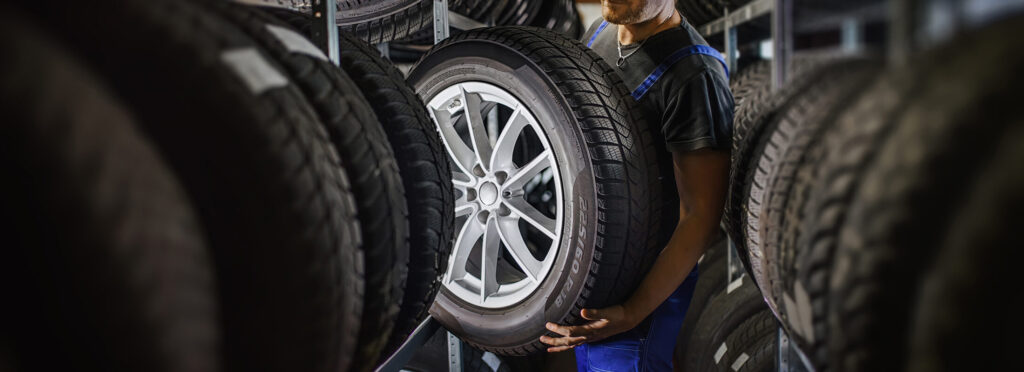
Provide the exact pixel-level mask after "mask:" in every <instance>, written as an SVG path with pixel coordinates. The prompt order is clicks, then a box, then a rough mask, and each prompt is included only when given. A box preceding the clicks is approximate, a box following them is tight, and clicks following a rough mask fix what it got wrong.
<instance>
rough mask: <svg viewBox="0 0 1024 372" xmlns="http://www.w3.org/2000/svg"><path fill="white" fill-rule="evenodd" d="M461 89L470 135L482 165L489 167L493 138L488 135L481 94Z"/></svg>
mask: <svg viewBox="0 0 1024 372" xmlns="http://www.w3.org/2000/svg"><path fill="white" fill-rule="evenodd" d="M461 91H462V102H465V107H464V108H463V112H464V113H465V115H466V125H468V126H469V136H470V138H471V139H472V141H473V150H474V151H475V152H476V156H477V159H478V160H479V161H480V166H483V167H487V166H489V165H490V164H491V153H492V152H494V150H492V149H491V139H490V138H488V137H487V129H486V127H485V126H484V118H483V116H482V115H481V114H482V111H481V106H482V105H481V103H482V102H481V99H480V95H479V94H470V93H466V90H465V89H461ZM484 170H485V171H486V170H489V169H484Z"/></svg>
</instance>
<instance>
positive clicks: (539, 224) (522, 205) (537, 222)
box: [505, 198, 558, 239]
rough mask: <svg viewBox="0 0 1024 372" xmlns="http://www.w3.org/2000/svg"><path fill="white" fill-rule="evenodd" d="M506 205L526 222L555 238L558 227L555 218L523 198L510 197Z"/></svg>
mask: <svg viewBox="0 0 1024 372" xmlns="http://www.w3.org/2000/svg"><path fill="white" fill-rule="evenodd" d="M505 205H507V206H508V208H509V209H511V210H512V213H514V214H516V215H517V216H519V217H520V218H522V219H523V220H526V222H528V223H529V224H530V225H533V227H535V228H537V230H540V232H542V233H544V235H547V236H548V237H549V238H551V239H555V237H556V234H555V233H556V229H557V228H558V227H557V226H555V220H554V219H553V218H548V216H545V215H544V214H543V213H540V211H538V210H537V208H534V207H533V206H532V205H530V204H529V203H527V202H526V200H525V199H522V198H512V199H508V200H506V201H505Z"/></svg>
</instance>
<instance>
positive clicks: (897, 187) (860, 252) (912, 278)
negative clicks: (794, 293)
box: [827, 17, 1024, 371]
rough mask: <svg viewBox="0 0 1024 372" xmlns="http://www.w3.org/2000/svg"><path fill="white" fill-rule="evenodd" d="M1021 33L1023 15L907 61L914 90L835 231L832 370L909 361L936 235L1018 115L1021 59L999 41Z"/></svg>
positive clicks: (964, 198) (937, 242) (1013, 45)
mask: <svg viewBox="0 0 1024 372" xmlns="http://www.w3.org/2000/svg"><path fill="white" fill-rule="evenodd" d="M1022 29H1024V22H1022V18H1021V17H1015V18H1010V19H1007V20H1005V21H1003V22H1000V23H998V24H995V25H992V26H989V27H987V28H985V29H984V30H981V31H978V32H974V33H971V34H969V35H967V36H964V37H961V38H958V39H956V40H952V41H951V42H950V43H949V44H946V46H945V47H942V48H940V49H937V50H935V51H932V52H929V53H926V54H924V55H922V56H920V58H919V59H918V60H917V61H918V63H914V64H913V65H914V66H915V68H916V70H915V72H919V73H920V75H918V76H919V78H918V79H917V80H918V81H919V84H920V86H918V87H916V88H915V89H914V90H913V91H914V92H919V93H918V94H916V95H914V96H912V99H911V100H910V101H909V102H906V103H905V104H904V105H903V111H902V112H900V113H898V115H893V123H894V124H893V126H892V127H891V132H890V133H888V135H887V136H885V137H882V138H883V139H884V141H880V142H876V146H877V147H875V149H877V150H876V151H875V152H876V156H875V157H874V158H873V159H872V160H871V162H870V163H868V166H867V170H866V171H865V172H864V173H863V174H864V176H863V180H862V181H861V182H860V184H859V185H857V187H856V189H855V190H856V191H855V192H854V194H853V198H852V199H851V204H850V207H849V209H848V211H847V215H846V223H845V224H844V225H843V227H842V228H841V230H840V233H839V244H838V249H837V250H836V253H835V258H834V259H835V264H834V269H833V270H832V272H831V276H830V278H829V279H830V287H831V288H832V291H831V292H830V295H829V301H830V302H831V303H832V306H831V307H830V309H829V317H828V323H827V324H828V327H829V331H830V333H829V336H830V337H829V339H828V342H829V348H828V350H829V355H828V358H829V361H830V367H832V368H834V369H835V370H839V371H847V370H870V369H873V368H884V366H902V365H905V364H906V362H907V359H908V358H907V355H908V351H909V350H908V349H909V348H908V347H907V345H908V342H906V340H907V339H908V338H909V337H910V335H909V332H910V331H911V328H910V324H911V323H912V321H913V318H912V315H913V313H912V311H911V308H912V305H913V303H914V301H915V299H916V298H918V296H920V288H921V286H922V285H925V284H927V283H923V282H922V281H921V279H922V277H923V274H924V272H925V268H926V267H928V266H929V265H931V264H932V263H933V262H934V259H935V257H936V251H937V250H936V249H935V247H937V246H940V245H941V244H942V243H943V242H942V240H940V239H941V238H942V234H937V233H936V232H943V231H949V230H950V229H951V228H952V227H953V225H952V224H951V223H952V222H953V221H954V219H953V218H954V214H953V212H955V211H956V210H957V208H958V207H960V206H964V204H963V203H964V202H966V201H967V200H969V198H968V196H969V195H966V194H964V192H963V191H964V190H969V189H971V186H972V185H973V184H975V183H976V182H977V180H978V172H979V171H980V169H982V167H979V166H978V165H979V164H986V163H988V162H990V161H992V157H993V155H994V154H995V151H996V149H997V146H992V140H991V138H1000V135H1002V134H1003V133H1006V131H1007V130H1008V129H1009V128H1010V127H1009V125H1010V124H1012V123H1015V122H1016V121H1014V120H1005V119H1006V118H1019V113H1018V112H1016V108H1015V107H1014V102H1013V99H1011V98H1010V97H1011V96H1012V95H1013V93H1014V92H1015V91H1016V89H1017V87H1019V86H1020V84H1022V83H1024V81H1022V79H1021V76H1020V75H1019V74H1015V73H1013V71H1014V70H1013V66H1017V65H1019V64H1020V63H1022V62H1024V53H1022V50H1021V48H1020V46H1019V45H1018V43H1015V42H1013V41H1012V40H1008V39H1006V38H1001V37H999V36H998V35H1007V34H1013V33H1018V32H1021V31H1022ZM964 46H968V47H967V48H965V47H964ZM982 66H984V67H982ZM978 133H985V134H987V135H989V134H990V135H992V136H994V137H988V136H979V135H977V134H978ZM936 201H941V202H939V203H936ZM894 335H897V336H895V337H894Z"/></svg>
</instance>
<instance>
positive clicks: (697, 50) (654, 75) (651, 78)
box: [590, 24, 729, 101]
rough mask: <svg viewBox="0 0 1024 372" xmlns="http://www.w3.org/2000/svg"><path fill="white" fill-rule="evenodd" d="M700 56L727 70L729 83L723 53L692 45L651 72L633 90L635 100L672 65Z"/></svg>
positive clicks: (727, 68) (595, 34) (669, 57)
mask: <svg viewBox="0 0 1024 372" xmlns="http://www.w3.org/2000/svg"><path fill="white" fill-rule="evenodd" d="M601 26H604V24H601ZM597 32H601V30H600V28H598V31H597ZM594 36H597V33H594ZM590 39H591V42H593V39H594V38H593V37H591V38H590ZM698 54H702V55H706V56H709V57H712V58H714V59H717V60H718V62H720V63H721V64H722V68H723V69H725V79H726V80H727V81H728V80H729V65H728V64H726V62H725V58H724V57H722V54H721V53H719V52H718V51H717V50H715V49H714V48H712V47H709V46H707V45H691V46H688V47H685V48H682V49H679V50H677V51H675V53H672V54H671V55H669V56H668V58H665V60H664V61H662V62H661V64H660V65H658V67H657V68H655V69H654V72H651V74H650V75H647V78H646V79H644V82H643V83H640V86H638V87H637V88H636V89H634V90H633V94H632V95H633V99H635V100H637V101H639V100H640V98H643V96H644V95H645V94H647V90H649V89H651V86H653V85H654V83H656V82H658V79H661V76H662V75H664V74H665V71H668V69H669V68H670V67H672V65H674V64H676V62H679V61H680V60H682V59H683V58H686V57H689V56H692V55H698Z"/></svg>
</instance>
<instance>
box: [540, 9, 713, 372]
mask: <svg viewBox="0 0 1024 372" xmlns="http://www.w3.org/2000/svg"><path fill="white" fill-rule="evenodd" d="M601 7H602V9H601V10H602V16H603V18H604V19H603V20H599V21H598V22H596V23H595V24H594V25H592V26H591V27H590V30H589V31H588V32H587V33H586V35H584V39H583V41H584V42H585V43H587V44H588V46H589V47H591V48H592V49H593V50H594V51H595V52H597V53H598V54H599V55H601V57H603V58H604V59H605V61H607V62H608V64H609V65H612V66H615V67H616V68H617V70H618V72H619V74H620V75H621V76H622V78H623V80H624V81H625V82H626V85H627V87H628V88H629V89H633V98H634V99H636V100H637V102H638V103H639V104H640V105H641V107H642V108H643V109H644V111H645V113H646V114H647V117H648V120H649V121H650V123H651V125H654V126H656V128H658V129H660V134H661V136H662V137H661V138H660V139H659V140H660V141H663V142H664V145H665V146H666V148H667V149H668V150H669V152H670V153H671V154H672V163H673V168H674V173H675V186H676V190H677V192H678V195H679V220H678V222H677V224H676V228H675V231H674V233H673V234H672V237H671V239H669V241H668V243H667V244H666V246H665V248H664V249H663V250H662V252H661V254H660V255H659V256H658V258H657V260H656V261H655V263H654V266H653V267H652V268H651V270H650V271H649V272H648V273H647V274H646V276H645V277H644V279H643V281H642V282H641V283H640V285H639V287H638V288H637V289H636V291H635V292H634V293H633V294H632V295H631V296H630V297H629V298H628V299H627V300H626V301H625V302H623V303H622V304H620V305H616V306H611V307H607V308H604V309H585V310H583V311H582V312H581V316H582V317H583V318H584V319H587V320H589V322H588V323H586V324H583V325H580V326H563V325H557V324H554V323H548V324H547V325H546V327H547V329H548V330H550V331H552V332H554V333H556V334H558V335H559V336H558V337H548V336H543V337H541V342H544V343H545V344H548V345H550V347H549V348H548V351H549V352H559V351H564V350H568V349H571V348H575V349H576V359H577V365H578V368H579V370H580V371H668V370H671V369H672V352H673V349H674V348H675V341H676V336H677V335H678V333H679V328H680V327H681V326H682V322H683V317H684V316H685V315H686V310H687V307H688V306H689V302H690V297H692V295H693V289H694V286H695V283H696V280H697V275H696V274H697V270H696V264H697V259H698V258H699V257H700V256H701V255H702V254H703V253H704V250H705V248H706V247H707V246H708V245H709V244H710V243H711V242H712V239H714V238H715V237H716V235H717V233H718V225H719V221H720V219H721V214H722V209H723V205H724V203H725V195H726V188H727V186H728V173H729V171H728V169H729V148H730V146H731V143H730V141H731V138H732V117H733V99H732V94H731V93H730V91H729V84H728V71H727V68H726V67H725V62H724V60H722V58H721V56H720V55H718V53H717V52H715V51H714V50H713V49H711V48H710V47H708V46H707V43H706V42H705V41H704V39H703V38H701V36H700V34H699V33H698V32H697V31H696V30H695V29H694V28H693V27H692V26H690V25H689V24H688V23H687V22H686V21H685V20H684V19H683V18H682V16H681V15H680V14H679V13H678V12H677V11H676V9H675V3H674V1H669V0H602V2H601Z"/></svg>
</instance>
